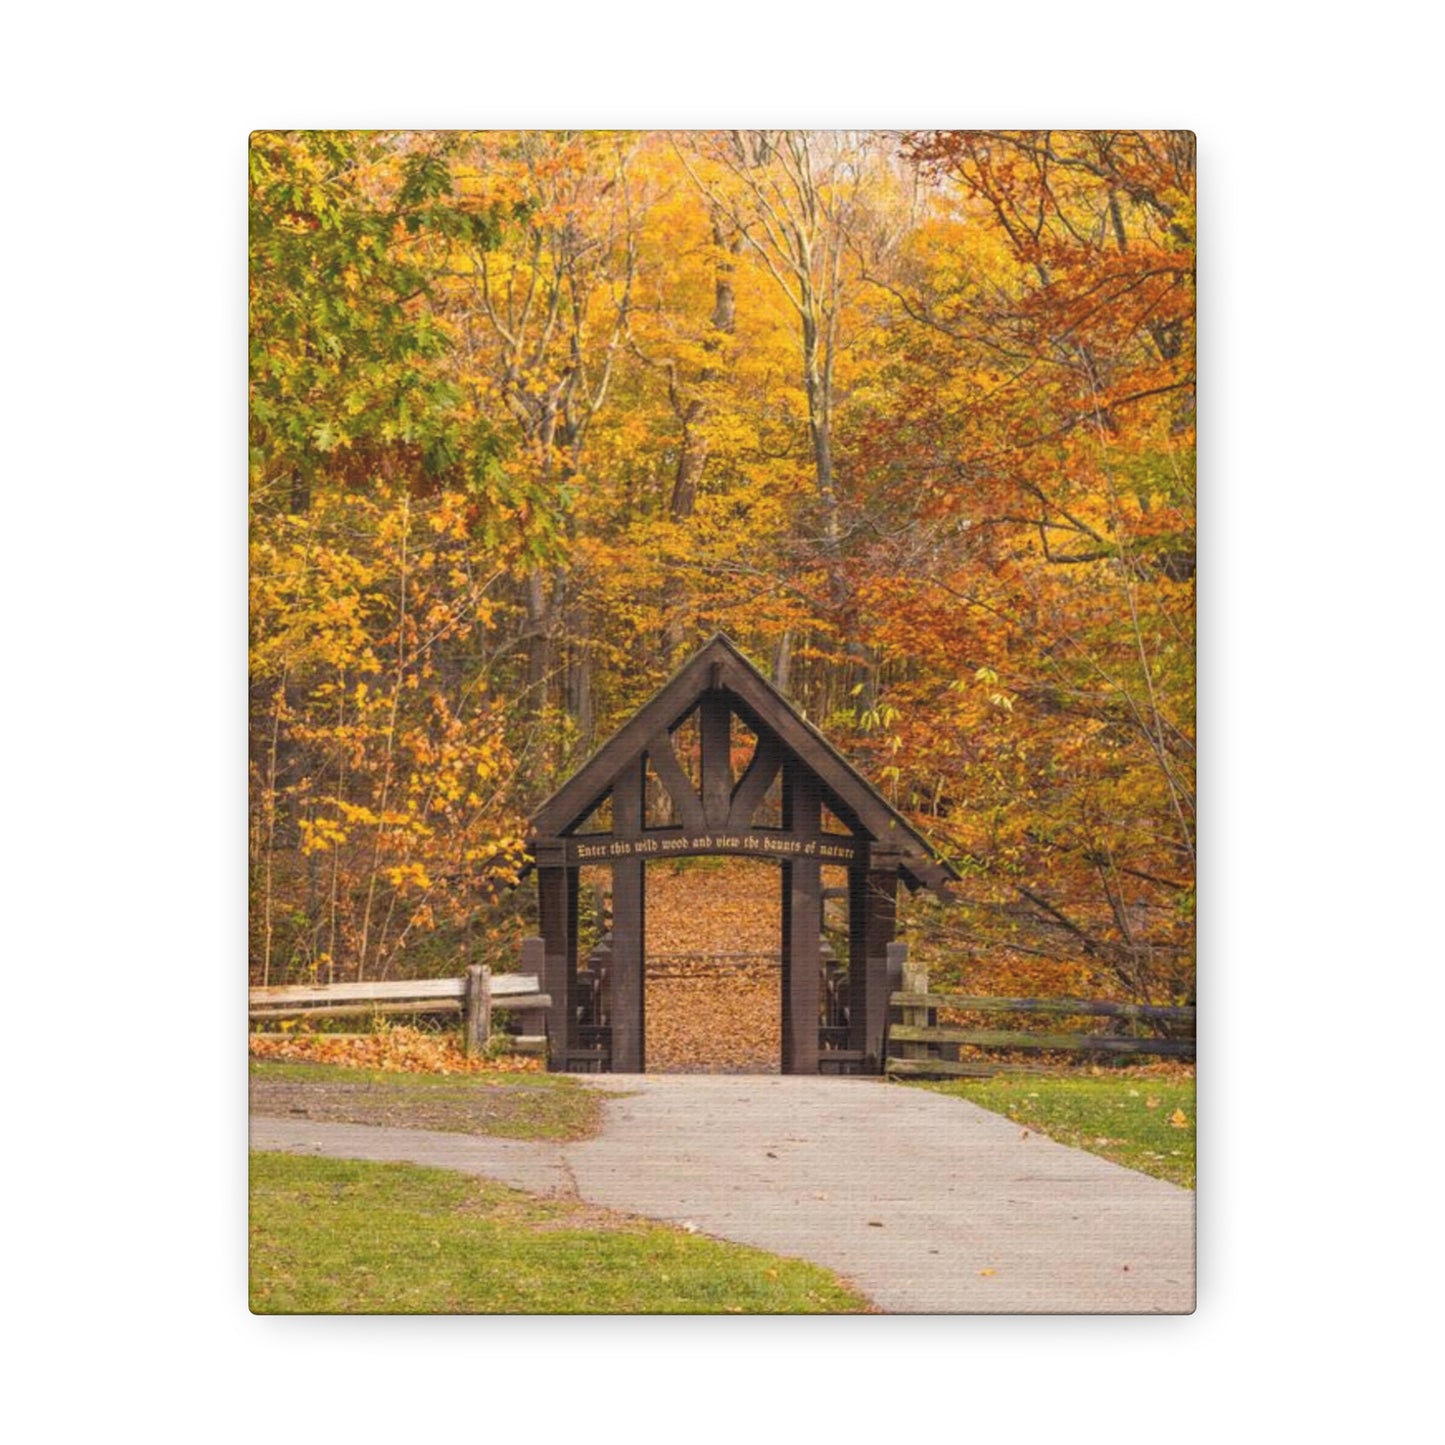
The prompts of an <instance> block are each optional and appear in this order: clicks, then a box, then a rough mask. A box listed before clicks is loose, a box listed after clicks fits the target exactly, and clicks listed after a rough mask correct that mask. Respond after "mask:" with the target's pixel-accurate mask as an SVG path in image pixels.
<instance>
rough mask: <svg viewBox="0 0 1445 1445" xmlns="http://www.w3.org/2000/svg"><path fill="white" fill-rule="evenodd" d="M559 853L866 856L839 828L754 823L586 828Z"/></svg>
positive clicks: (592, 858)
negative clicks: (624, 831) (632, 832)
mask: <svg viewBox="0 0 1445 1445" xmlns="http://www.w3.org/2000/svg"><path fill="white" fill-rule="evenodd" d="M559 847H560V855H559V856H560V857H561V858H562V860H563V862H564V864H565V866H566V867H568V868H578V867H586V866H588V865H590V864H602V863H615V862H616V861H617V860H618V859H619V858H633V857H644V858H667V857H674V858H680V857H686V856H688V855H690V854H699V853H706V854H714V855H731V854H741V855H743V856H746V857H750V858H770V859H772V860H773V861H774V862H776V861H777V860H778V859H779V858H786V857H790V856H793V855H802V854H809V855H813V854H816V856H817V858H818V860H819V862H821V863H825V864H828V865H830V866H836V867H845V868H846V867H849V866H850V865H852V864H853V863H855V862H857V861H858V860H859V859H860V858H864V857H866V856H867V852H868V843H867V840H866V839H863V838H845V837H843V836H842V835H841V834H838V833H801V832H799V831H797V830H796V829H782V828H753V829H751V830H749V831H748V832H736V833H734V832H731V831H729V830H726V829H718V830H716V831H708V830H706V829H698V830H696V831H689V830H688V829H686V828H644V829H643V830H642V833H641V835H640V836H639V837H635V838H624V837H620V836H618V835H617V834H614V833H591V834H585V835H583V836H581V837H578V838H563V839H561V840H559Z"/></svg>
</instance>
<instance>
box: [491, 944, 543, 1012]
mask: <svg viewBox="0 0 1445 1445" xmlns="http://www.w3.org/2000/svg"><path fill="white" fill-rule="evenodd" d="M532 942H538V943H540V942H541V940H540V939H535V940H534V939H528V940H526V942H524V943H523V945H522V951H523V953H524V954H525V953H526V948H527V943H532ZM541 987H542V976H541V972H540V970H539V971H538V972H537V973H494V974H493V975H492V997H493V998H505V997H506V996H507V995H508V994H514V993H538V992H539V991H540V990H541Z"/></svg>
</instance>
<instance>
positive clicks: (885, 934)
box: [528, 635, 956, 1073]
mask: <svg viewBox="0 0 1445 1445" xmlns="http://www.w3.org/2000/svg"><path fill="white" fill-rule="evenodd" d="M694 711H696V713H697V718H698V732H699V739H700V755H701V771H700V783H699V785H698V786H696V787H694V785H693V783H692V781H691V779H690V778H689V777H688V775H687V772H686V771H685V770H684V768H683V766H682V763H681V762H680V761H679V759H678V757H677V753H676V749H675V746H674V739H673V733H674V731H675V730H676V729H677V728H678V727H679V726H680V725H681V724H682V723H683V722H684V721H685V720H686V719H687V718H688V717H689V716H690V715H691V714H692V713H693V712H694ZM734 717H736V718H738V719H740V720H741V721H742V722H743V723H745V724H746V725H747V726H748V727H749V728H750V729H752V731H753V733H754V734H755V735H756V737H757V746H756V747H755V749H754V752H753V757H752V759H751V761H750V763H749V766H748V769H747V771H746V773H745V775H744V776H743V778H742V779H741V780H739V781H738V783H737V785H736V786H734V785H733V774H732V758H731V744H732V719H733V718H734ZM649 757H650V758H651V764H652V769H653V771H654V772H655V773H656V776H657V779H658V781H659V782H660V783H661V785H662V787H663V788H665V789H666V790H667V793H668V796H669V797H670V798H671V799H672V802H673V812H674V816H675V817H676V819H677V820H678V822H677V824H676V826H672V827H667V828H647V827H646V826H645V822H646V818H645V810H644V806H643V795H644V789H645V784H646V777H647V759H648V758H649ZM780 772H781V775H782V792H783V809H782V814H783V816H782V820H781V822H782V826H781V827H780V828H755V827H754V826H753V817H754V814H755V813H756V812H757V810H758V807H759V805H760V804H761V803H762V801H763V799H764V798H765V797H766V796H767V795H768V793H769V791H770V789H771V787H772V785H773V783H774V781H775V780H776V779H777V778H778V776H779V773H780ZM609 792H610V794H611V799H612V801H611V815H612V821H611V831H610V832H608V833H600V832H599V833H588V834H585V835H583V834H577V833H576V830H577V829H578V828H579V827H581V826H583V825H584V824H585V823H586V821H587V818H588V815H589V814H590V813H591V811H592V810H593V809H594V808H595V807H596V806H597V804H598V802H599V800H600V799H601V798H603V797H605V796H607V795H608V793H609ZM825 807H826V808H827V809H828V810H829V812H830V813H831V814H832V815H834V816H835V817H836V819H837V820H838V822H839V823H841V825H842V826H843V828H845V829H846V830H847V832H846V833H824V832H823V830H822V814H823V809H824V808H825ZM528 851H529V853H530V854H531V855H532V858H533V860H534V861H533V864H532V865H531V866H535V868H536V870H537V873H538V898H539V909H540V913H541V935H542V939H543V944H542V948H543V953H544V956H545V965H544V970H543V972H544V975H545V977H544V983H545V987H546V989H547V992H548V995H549V996H550V997H551V999H552V1008H551V1011H550V1015H549V1022H550V1027H549V1035H550V1040H551V1043H550V1047H551V1059H552V1067H554V1068H556V1067H567V1066H568V1064H567V1060H569V1059H573V1058H575V1057H577V1056H578V1054H577V1051H578V1048H579V1046H580V1044H581V1043H582V1040H581V1038H580V1036H579V1032H578V1030H579V1025H578V1023H577V1020H576V1018H575V1014H576V1006H577V1003H578V986H577V972H576V970H577V875H578V872H579V870H580V869H581V867H583V866H586V865H589V864H606V865H608V866H610V867H611V869H612V874H613V889H612V899H613V951H612V961H611V964H610V980H609V988H610V999H611V1018H610V1029H611V1033H610V1043H611V1064H612V1067H613V1068H615V1069H618V1070H625V1071H633V1070H641V1069H643V1068H644V1067H645V1057H644V1055H645V1043H644V1040H645V1018H644V1000H645V992H644V987H643V983H644V978H643V969H644V959H645V938H644V923H645V890H646V862H647V859H648V858H665V857H668V856H670V855H671V856H683V855H686V854H689V853H713V854H732V853H741V854H747V855H750V856H754V857H762V858H772V859H774V860H776V861H778V862H781V863H782V864H783V869H782V873H783V898H782V900H781V908H782V913H783V929H784V948H783V958H782V966H783V980H782V985H783V986H782V996H783V1002H782V1012H783V1019H782V1025H783V1058H782V1066H783V1068H784V1070H785V1071H786V1072H789V1073H800V1072H801V1073H812V1072H816V1071H817V1068H818V1055H819V1049H820V1030H821V1029H822V1027H823V1025H824V1020H823V1019H822V1017H821V1013H820V1007H819V1005H820V994H821V988H820V969H821V958H820V949H819V935H820V933H821V931H822V878H821V870H822V868H823V867H824V866H842V867H846V868H847V869H848V870H849V887H848V899H849V961H848V968H849V977H848V999H847V1008H848V1015H847V1032H846V1034H843V1033H839V1034H838V1036H837V1037H836V1039H835V1038H834V1036H833V1035H832V1034H830V1035H829V1040H830V1041H832V1042H840V1043H841V1042H843V1041H844V1039H846V1042H847V1043H848V1046H849V1047H848V1049H847V1050H846V1051H840V1050H832V1051H831V1052H832V1053H834V1054H838V1053H840V1052H847V1053H849V1054H850V1055H851V1054H856V1055H859V1056H860V1057H861V1060H862V1062H863V1066H864V1067H865V1068H868V1069H876V1068H878V1067H880V1066H881V1063H882V1059H883V1048H884V1036H885V1030H886V1025H887V1017H888V996H889V993H890V991H891V990H892V989H893V988H894V987H895V984H894V983H893V982H892V981H891V979H890V975H889V962H888V958H889V951H890V946H891V944H892V943H893V937H894V930H895V911H896V897H897V889H898V884H899V882H900V881H903V882H905V883H907V884H908V886H909V887H910V888H913V887H919V886H929V887H937V888H939V889H940V890H942V888H943V887H944V886H945V885H946V884H947V883H948V882H949V881H950V880H951V879H953V878H954V877H956V874H955V873H954V872H953V870H952V869H951V868H949V866H948V865H947V864H946V863H943V862H942V861H940V860H939V859H938V858H936V857H935V856H934V855H933V853H932V852H931V850H930V849H929V847H928V845H927V843H926V842H925V841H924V840H923V838H922V837H921V836H920V835H919V834H918V833H916V832H915V831H914V830H913V829H912V828H911V827H910V826H909V824H908V823H907V821H906V820H905V819H904V818H903V817H902V815H901V814H899V813H898V812H897V811H896V810H895V809H894V808H893V807H892V806H891V805H890V804H889V803H888V802H887V801H886V800H885V799H884V798H883V796H882V795H881V794H880V793H879V792H878V791H877V790H876V789H874V788H873V787H872V785H871V784H869V783H868V781H867V780H866V779H865V778H863V777H862V776H861V774H859V773H858V772H857V771H856V770H855V769H854V768H852V766H851V765H850V764H848V762H847V761H846V760H845V759H844V758H843V757H842V755H841V754H839V753H838V752H837V751H835V750H834V749H833V748H832V746H831V745H830V744H829V743H828V742H827V740H826V739H825V738H824V737H823V736H822V734H821V733H819V732H818V730H817V729H816V728H814V727H813V726H812V725H811V724H810V723H808V722H807V721H806V720H805V719H804V718H803V717H802V716H801V715H800V714H799V713H798V712H797V711H796V710H795V709H794V708H793V707H792V706H791V705H790V704H789V703H788V702H787V700H786V699H785V698H784V697H783V696H782V694H781V693H780V692H779V691H778V690H777V689H776V688H774V687H773V686H772V684H771V683H769V682H768V681H767V679H766V678H764V677H763V675H762V674H761V673H760V672H758V670H757V669H756V668H755V667H753V665H752V664H751V663H750V662H749V661H748V660H747V659H746V658H745V657H743V655H742V654H741V653H740V652H739V651H738V650H737V649H736V648H735V647H734V646H733V645H732V643H731V642H729V641H728V640H727V639H726V638H724V637H722V636H721V635H719V636H716V637H714V638H713V639H712V640H711V641H710V642H708V643H707V644H706V646H704V647H703V648H702V649H701V650H700V651H698V652H697V653H696V654H694V656H693V657H692V658H691V659H689V661H688V662H687V663H686V664H685V665H684V666H683V667H682V668H681V669H680V670H679V672H678V673H677V674H675V675H674V676H673V677H672V678H671V679H670V680H669V681H668V682H667V683H666V684H665V685H664V686H663V688H662V689H661V690H660V691H659V692H658V693H657V694H656V695H655V696H654V697H653V698H652V699H651V700H650V701H649V702H647V703H645V704H644V705H643V706H642V707H641V708H640V709H639V710H638V711H637V713H635V714H634V716H633V717H632V718H631V719H630V720H629V721H628V722H627V723H625V724H624V725H623V726H622V727H621V728H620V729H619V730H618V732H617V733H616V734H615V735H614V736H613V737H612V738H611V739H609V740H608V741H607V742H606V743H604V744H603V746H602V747H601V748H599V749H598V751H597V752H596V753H595V754H594V755H593V756H592V758H590V759H589V760H588V761H587V762H586V763H585V764H583V766H582V767H581V768H579V769H578V770H577V772H576V773H575V774H574V775H573V776H572V777H571V778H570V779H569V780H568V781H567V782H566V783H564V784H563V785H562V786H561V787H560V788H559V789H558V790H557V791H556V792H555V793H554V794H553V795H552V797H550V798H549V799H548V800H547V801H546V802H545V803H544V804H543V805H542V807H541V808H540V809H538V811H537V813H536V814H535V815H534V817H533V829H532V833H531V836H530V837H529V840H528ZM835 983H836V980H835ZM830 1007H833V1008H834V1014H832V1015H830V1021H829V1022H830V1026H831V1027H835V1028H838V1029H841V1027H842V1022H843V1016H842V1013H841V1007H842V1000H841V993H839V994H838V995H837V997H835V998H834V1002H833V1004H832V1005H830ZM595 1023H596V1020H589V1027H590V1026H591V1025H592V1024H595ZM588 1042H595V1043H597V1044H598V1046H600V1042H599V1041H595V1040H592V1039H591V1038H589V1040H588ZM834 1062H847V1063H850V1064H851V1063H855V1062H858V1060H855V1059H852V1058H849V1059H847V1060H842V1059H836V1058H835V1060H834Z"/></svg>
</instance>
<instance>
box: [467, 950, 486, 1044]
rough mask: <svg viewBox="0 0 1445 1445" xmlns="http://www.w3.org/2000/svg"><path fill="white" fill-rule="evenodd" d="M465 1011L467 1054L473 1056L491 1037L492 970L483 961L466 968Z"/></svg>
mask: <svg viewBox="0 0 1445 1445" xmlns="http://www.w3.org/2000/svg"><path fill="white" fill-rule="evenodd" d="M465 1013H466V1029H467V1055H468V1057H474V1056H475V1055H477V1054H480V1053H482V1052H483V1051H484V1050H485V1049H486V1047H487V1041H488V1040H489V1039H490V1038H491V1037H492V970H491V969H490V968H488V967H487V966H486V964H484V963H474V964H472V965H471V966H470V967H469V968H468V969H467V997H466V1004H465Z"/></svg>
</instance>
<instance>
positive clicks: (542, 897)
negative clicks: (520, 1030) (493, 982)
mask: <svg viewBox="0 0 1445 1445" xmlns="http://www.w3.org/2000/svg"><path fill="white" fill-rule="evenodd" d="M576 876H577V875H576V870H575V869H572V868H550V867H549V868H539V869H538V870H537V913H538V926H539V927H540V928H541V932H542V945H543V952H544V964H543V972H542V984H543V987H544V989H545V991H546V992H547V993H549V994H550V995H551V997H552V1008H551V1012H550V1015H549V1017H548V1021H547V1022H548V1027H547V1033H548V1035H549V1036H550V1038H551V1040H552V1060H551V1067H553V1068H561V1067H562V1065H561V1064H560V1063H559V1062H558V1061H557V1060H558V1055H559V1053H560V1052H562V1051H565V1049H566V1048H567V1045H568V1043H569V1041H570V1039H571V1029H572V981H573V978H574V977H575V972H576V963H575V957H576V955H575V954H574V952H573V948H574V944H573V941H572V940H571V939H570V938H569V937H568V936H567V925H568V919H569V913H570V910H569V908H568V894H569V893H570V892H571V889H570V888H569V886H568V880H569V878H575V877H576Z"/></svg>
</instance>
